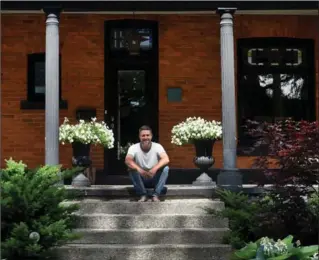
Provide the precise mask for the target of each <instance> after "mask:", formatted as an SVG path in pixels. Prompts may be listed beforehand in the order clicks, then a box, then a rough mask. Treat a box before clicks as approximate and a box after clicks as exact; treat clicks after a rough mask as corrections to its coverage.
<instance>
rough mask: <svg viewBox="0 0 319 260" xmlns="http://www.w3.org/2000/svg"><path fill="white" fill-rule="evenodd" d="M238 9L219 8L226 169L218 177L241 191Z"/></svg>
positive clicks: (222, 181)
mask: <svg viewBox="0 0 319 260" xmlns="http://www.w3.org/2000/svg"><path fill="white" fill-rule="evenodd" d="M235 10H236V9H235V8H218V13H219V14H220V16H221V20H220V54H221V78H222V80H221V83H222V126H223V164H224V165H223V166H224V168H223V170H222V171H221V173H220V174H219V176H218V178H217V182H218V185H219V186H223V188H228V189H231V190H237V189H239V188H240V187H241V185H242V180H241V174H240V173H239V171H238V169H237V166H236V161H237V153H236V147H237V138H236V131H237V129H236V99H235V58H234V30H233V14H234V12H235Z"/></svg>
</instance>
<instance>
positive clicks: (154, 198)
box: [152, 196, 161, 202]
mask: <svg viewBox="0 0 319 260" xmlns="http://www.w3.org/2000/svg"><path fill="white" fill-rule="evenodd" d="M152 201H153V202H160V201H161V200H160V199H159V198H158V196H153V198H152Z"/></svg>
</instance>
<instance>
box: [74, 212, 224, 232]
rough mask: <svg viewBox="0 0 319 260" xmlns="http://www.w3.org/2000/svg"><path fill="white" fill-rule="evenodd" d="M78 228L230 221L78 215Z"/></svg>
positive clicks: (192, 225)
mask: <svg viewBox="0 0 319 260" xmlns="http://www.w3.org/2000/svg"><path fill="white" fill-rule="evenodd" d="M77 219H78V220H77V223H78V224H77V226H78V228H92V229H98V228H100V229H117V228H120V229H123V228H226V227H227V226H228V221H227V220H223V219H220V218H214V217H212V216H209V215H208V216H203V215H194V216H183V215H180V216H165V215H162V216H161V215H159V216H157V215H137V216H121V215H118V216H116V215H115V216H107V215H104V216H78V217H77Z"/></svg>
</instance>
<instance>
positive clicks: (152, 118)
mask: <svg viewBox="0 0 319 260" xmlns="http://www.w3.org/2000/svg"><path fill="white" fill-rule="evenodd" d="M112 22H120V23H121V22H122V21H112ZM134 22H135V23H124V25H123V24H122V25H123V27H124V28H125V26H127V27H128V28H132V26H133V27H134V26H135V28H136V29H141V28H142V29H143V30H144V31H145V27H146V28H147V26H148V24H147V23H146V24H143V23H142V24H141V23H140V22H141V21H139V23H136V20H134ZM143 22H145V21H143ZM108 28H109V30H107V32H109V35H110V34H112V27H110V26H109V27H108ZM149 29H150V30H151V32H152V39H151V40H152V41H153V43H154V36H153V35H154V32H155V30H154V28H152V27H151V26H149ZM109 42H110V44H111V45H112V43H113V41H112V40H111V41H109ZM152 48H154V44H153V45H152ZM106 50H107V51H108V54H109V55H108V56H107V59H106V64H105V66H106V81H105V121H106V122H107V124H108V125H109V126H110V127H111V128H112V130H113V132H114V137H115V142H114V148H113V149H110V150H106V151H105V170H106V173H107V175H114V174H127V170H126V166H125V163H124V159H125V155H126V152H127V149H128V147H129V145H130V144H133V143H136V142H138V140H139V139H138V130H139V128H140V127H141V126H142V125H148V126H150V127H151V128H152V129H153V135H154V140H158V76H157V75H158V60H157V59H156V58H155V57H156V55H154V51H155V50H154V49H152V50H150V51H149V52H142V53H139V54H136V53H135V54H134V55H132V54H130V53H129V51H127V50H125V49H124V48H123V49H120V50H116V49H115V50H114V48H113V49H112V48H106ZM142 51H143V50H142ZM156 51H157V50H156ZM154 58H155V59H154Z"/></svg>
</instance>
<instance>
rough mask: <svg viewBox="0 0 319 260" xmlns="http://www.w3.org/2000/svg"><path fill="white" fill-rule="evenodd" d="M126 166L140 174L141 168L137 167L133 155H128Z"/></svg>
mask: <svg viewBox="0 0 319 260" xmlns="http://www.w3.org/2000/svg"><path fill="white" fill-rule="evenodd" d="M125 164H126V165H127V167H129V168H130V169H131V170H135V171H138V172H140V171H141V167H139V166H138V165H137V163H136V162H135V161H134V157H133V156H132V155H131V154H127V155H126V157H125Z"/></svg>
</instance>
